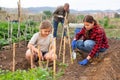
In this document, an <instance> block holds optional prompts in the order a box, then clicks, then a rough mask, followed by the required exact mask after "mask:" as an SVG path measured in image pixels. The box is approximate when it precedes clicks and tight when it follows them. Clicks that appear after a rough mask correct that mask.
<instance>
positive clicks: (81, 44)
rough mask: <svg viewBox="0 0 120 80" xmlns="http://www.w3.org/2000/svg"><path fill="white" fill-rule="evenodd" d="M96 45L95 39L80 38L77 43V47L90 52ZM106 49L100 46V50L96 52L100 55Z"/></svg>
mask: <svg viewBox="0 0 120 80" xmlns="http://www.w3.org/2000/svg"><path fill="white" fill-rule="evenodd" d="M94 45H95V41H93V40H85V41H83V40H78V41H77V43H76V48H78V49H80V50H82V51H84V52H87V53H89V52H90V51H91V50H92V49H93V47H94ZM104 51H106V48H100V49H99V51H98V52H97V53H96V56H97V55H98V53H99V52H104Z"/></svg>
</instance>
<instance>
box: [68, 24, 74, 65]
mask: <svg viewBox="0 0 120 80" xmlns="http://www.w3.org/2000/svg"><path fill="white" fill-rule="evenodd" d="M67 34H68V40H69V49H70V59H71V64H73V58H72V49H71V44H70V42H71V41H70V33H69V28H68V25H67Z"/></svg>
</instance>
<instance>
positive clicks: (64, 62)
mask: <svg viewBox="0 0 120 80" xmlns="http://www.w3.org/2000/svg"><path fill="white" fill-rule="evenodd" d="M65 43H66V38H65V36H64V46H63V63H65V48H66V47H65Z"/></svg>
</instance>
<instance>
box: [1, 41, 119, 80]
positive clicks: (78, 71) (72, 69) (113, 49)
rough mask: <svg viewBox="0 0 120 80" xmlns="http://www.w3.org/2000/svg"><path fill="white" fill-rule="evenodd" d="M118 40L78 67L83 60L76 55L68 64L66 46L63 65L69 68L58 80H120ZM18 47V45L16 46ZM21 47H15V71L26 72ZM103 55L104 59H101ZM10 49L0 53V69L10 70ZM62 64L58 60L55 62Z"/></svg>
mask: <svg viewBox="0 0 120 80" xmlns="http://www.w3.org/2000/svg"><path fill="white" fill-rule="evenodd" d="M119 43H120V40H116V39H109V45H110V48H109V49H108V50H107V51H106V52H104V53H102V55H100V57H99V58H97V59H96V58H94V60H92V61H90V63H89V64H88V65H86V66H80V65H79V64H78V61H81V60H82V59H83V58H82V57H81V55H79V54H77V59H76V60H74V63H73V64H71V62H70V55H69V47H68V44H67V46H66V57H65V58H66V59H65V63H66V64H68V65H69V66H68V67H67V68H66V69H65V73H64V75H63V76H62V77H61V78H60V79H59V80H120V45H119ZM17 45H18V44H17ZM21 45H22V46H21V47H18V46H17V47H16V58H15V60H16V65H15V68H16V69H22V70H23V69H24V70H27V69H29V68H30V64H29V63H28V62H27V61H26V59H25V52H26V50H27V47H26V46H25V44H24V42H21ZM59 46H60V39H57V54H58V52H59V49H60V48H59ZM103 54H104V57H103ZM12 59H13V55H12V49H8V50H6V49H5V50H1V51H0V68H1V69H5V70H6V69H8V70H12V65H13V63H12ZM60 61H61V62H62V56H61V58H58V60H57V62H58V63H59V62H60Z"/></svg>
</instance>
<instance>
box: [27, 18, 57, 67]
mask: <svg viewBox="0 0 120 80" xmlns="http://www.w3.org/2000/svg"><path fill="white" fill-rule="evenodd" d="M51 31H52V25H51V23H50V22H49V21H47V20H45V21H43V22H42V23H41V25H40V30H39V32H37V33H35V34H34V35H33V36H32V38H31V40H30V41H29V43H28V46H27V47H28V48H29V49H28V50H27V51H26V59H27V60H28V61H29V62H30V61H31V53H32V54H33V60H34V62H36V61H38V59H39V58H38V52H40V59H41V60H43V59H45V60H50V61H53V60H54V59H56V58H57V57H56V55H54V53H53V52H54V49H53V48H54V46H53V41H54V40H53V36H52V34H51ZM37 46H40V50H38V49H37ZM34 62H32V63H33V64H34ZM32 67H35V65H33V66H32Z"/></svg>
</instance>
